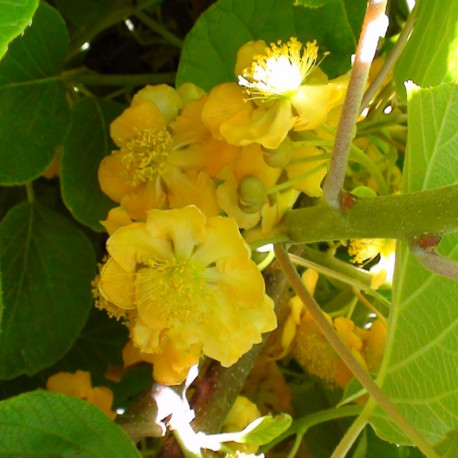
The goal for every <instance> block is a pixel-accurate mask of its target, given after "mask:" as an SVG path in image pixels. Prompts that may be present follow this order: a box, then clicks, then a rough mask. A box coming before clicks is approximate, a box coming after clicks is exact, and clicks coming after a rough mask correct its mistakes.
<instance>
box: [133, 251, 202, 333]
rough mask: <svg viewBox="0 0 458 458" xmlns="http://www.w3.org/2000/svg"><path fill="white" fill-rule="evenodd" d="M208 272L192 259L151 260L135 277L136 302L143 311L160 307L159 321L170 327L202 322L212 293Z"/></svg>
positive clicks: (158, 309) (143, 265) (141, 266)
mask: <svg viewBox="0 0 458 458" xmlns="http://www.w3.org/2000/svg"><path fill="white" fill-rule="evenodd" d="M204 270H205V269H204V268H203V267H201V266H199V265H197V264H195V263H194V262H193V261H192V260H191V259H182V260H178V259H176V258H172V259H169V260H162V259H158V258H157V259H150V260H148V261H147V262H146V264H142V265H140V266H139V268H138V270H137V272H136V275H135V301H136V306H137V307H138V308H139V309H140V308H142V307H143V306H144V305H145V304H151V305H152V304H156V306H157V307H154V308H155V310H157V313H158V317H159V318H161V319H164V320H165V321H166V322H167V323H168V324H169V325H172V324H173V323H174V322H186V321H189V320H190V319H192V320H193V321H194V322H202V320H203V318H204V307H203V306H204V302H205V300H206V298H208V297H209V296H210V291H209V288H208V286H207V285H206V282H205V278H204Z"/></svg>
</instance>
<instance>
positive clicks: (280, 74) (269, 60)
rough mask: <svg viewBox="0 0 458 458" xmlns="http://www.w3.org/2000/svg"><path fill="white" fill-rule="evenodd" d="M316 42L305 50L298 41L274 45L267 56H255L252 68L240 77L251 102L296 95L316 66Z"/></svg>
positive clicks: (247, 69) (294, 39)
mask: <svg viewBox="0 0 458 458" xmlns="http://www.w3.org/2000/svg"><path fill="white" fill-rule="evenodd" d="M317 56H318V46H317V45H316V41H313V42H308V43H307V44H306V46H305V48H304V47H303V45H302V43H301V42H300V41H298V40H297V38H295V37H292V38H291V39H290V40H289V41H288V42H287V43H282V42H281V41H280V40H279V41H278V42H277V43H276V44H275V43H271V45H270V48H267V49H266V54H265V55H258V56H255V57H254V59H253V63H252V64H251V66H250V67H248V68H246V69H245V70H243V72H242V75H239V76H238V84H239V85H240V86H243V87H245V89H246V92H247V94H248V95H249V99H250V100H251V99H264V100H268V99H271V98H277V97H280V96H289V95H291V94H293V93H294V92H295V91H297V89H299V87H300V86H301V84H302V83H303V82H304V80H305V78H306V77H307V75H308V74H309V73H310V72H311V70H312V69H313V68H314V67H315V65H316V59H317Z"/></svg>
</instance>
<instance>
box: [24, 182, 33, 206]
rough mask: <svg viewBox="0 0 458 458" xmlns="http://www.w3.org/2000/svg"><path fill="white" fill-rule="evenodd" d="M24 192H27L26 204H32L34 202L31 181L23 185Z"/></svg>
mask: <svg viewBox="0 0 458 458" xmlns="http://www.w3.org/2000/svg"><path fill="white" fill-rule="evenodd" d="M25 190H26V192H27V202H28V203H29V204H33V202H34V200H35V193H34V191H33V184H32V182H31V181H29V182H28V183H26V185H25Z"/></svg>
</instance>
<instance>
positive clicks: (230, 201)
mask: <svg viewBox="0 0 458 458" xmlns="http://www.w3.org/2000/svg"><path fill="white" fill-rule="evenodd" d="M238 185H239V183H238V181H237V180H236V179H235V178H234V177H232V178H229V179H228V180H226V181H225V182H224V183H223V184H221V185H219V186H218V188H217V189H216V199H217V202H218V205H219V206H220V207H221V208H222V209H223V210H224V211H225V212H226V214H227V215H228V216H230V217H231V218H234V219H235V220H236V221H237V224H238V226H239V227H240V228H241V229H250V228H252V227H254V226H256V224H258V222H259V220H260V218H261V211H257V212H255V213H245V212H244V211H243V210H242V209H241V208H240V206H239V196H238V192H237V190H238Z"/></svg>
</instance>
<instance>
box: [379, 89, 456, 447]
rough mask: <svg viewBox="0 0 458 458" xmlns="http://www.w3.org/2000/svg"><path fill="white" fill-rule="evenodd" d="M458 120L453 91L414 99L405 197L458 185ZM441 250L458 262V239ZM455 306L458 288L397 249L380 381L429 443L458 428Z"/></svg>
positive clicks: (396, 436) (387, 424)
mask: <svg viewBox="0 0 458 458" xmlns="http://www.w3.org/2000/svg"><path fill="white" fill-rule="evenodd" d="M457 114H458V90H457V86H456V85H455V84H452V83H448V84H443V85H440V86H438V87H435V88H432V89H416V90H412V91H411V92H410V94H409V101H408V124H409V137H408V148H407V155H406V161H405V169H404V186H403V190H404V192H406V193H407V192H415V191H420V190H424V189H431V188H437V187H441V186H445V185H450V184H454V183H456V182H457V181H458V156H457V155H456V152H457V150H458V132H457V130H456V118H457ZM455 205H456V203H455ZM424 217H425V218H428V209H425V213H424ZM439 250H440V252H441V253H442V254H443V255H445V256H448V257H450V258H452V259H454V260H456V261H458V234H451V235H448V236H446V237H444V238H443V240H442V242H441V244H440V246H439ZM457 298H458V282H454V281H453V280H450V279H446V278H443V277H440V276H438V275H434V274H432V273H430V272H428V271H427V270H425V269H424V268H423V267H422V266H420V265H419V264H418V262H417V261H416V260H415V259H414V257H413V256H412V254H411V253H410V251H409V250H408V249H407V247H406V246H405V245H403V244H402V245H400V246H399V248H398V252H397V261H396V272H395V280H394V284H393V305H392V311H391V315H390V321H389V333H388V338H387V347H386V353H385V357H384V360H383V363H382V368H381V370H380V373H379V376H378V380H377V381H378V383H379V384H380V386H381V388H382V389H383V391H384V392H385V393H386V394H387V395H388V396H389V397H390V398H391V400H392V401H393V402H394V403H395V404H396V406H397V407H398V408H399V410H400V411H401V412H402V413H403V414H404V415H405V416H406V417H407V418H408V419H409V420H410V421H411V422H412V423H413V424H414V425H415V426H416V428H417V429H418V431H419V432H420V433H421V434H423V435H424V436H425V438H426V439H427V440H429V441H430V442H431V443H435V442H438V441H439V440H441V439H443V438H444V437H445V435H446V433H447V432H448V431H451V430H453V429H455V428H457V427H458V416H457V412H458V390H457V387H458V371H457V367H458V332H457V327H458V326H457V325H458V301H457ZM371 424H372V425H373V426H374V427H375V429H376V432H377V434H378V435H379V436H380V437H382V438H383V439H386V440H389V441H392V442H396V443H407V440H406V438H405V437H403V436H402V435H401V434H400V433H399V432H398V430H397V429H396V427H395V426H394V425H393V423H392V422H391V420H390V419H389V418H387V417H386V415H385V414H384V413H383V412H382V411H381V410H380V409H377V411H376V414H375V417H374V418H372V419H371Z"/></svg>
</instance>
